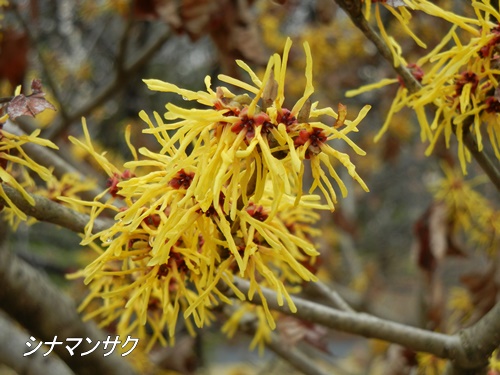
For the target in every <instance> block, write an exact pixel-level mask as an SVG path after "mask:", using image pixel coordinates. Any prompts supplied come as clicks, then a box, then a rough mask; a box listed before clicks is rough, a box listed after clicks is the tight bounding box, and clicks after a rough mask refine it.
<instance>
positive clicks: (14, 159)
mask: <svg viewBox="0 0 500 375" xmlns="http://www.w3.org/2000/svg"><path fill="white" fill-rule="evenodd" d="M8 118H9V115H8V114H6V115H4V116H2V117H1V118H0V182H1V183H0V197H1V198H2V199H3V200H4V201H5V202H6V203H7V206H5V207H3V211H4V217H6V218H7V220H8V222H9V223H10V225H11V226H12V227H14V228H15V227H17V225H18V224H19V220H23V221H25V220H27V216H26V214H25V213H24V212H22V211H21V210H20V209H18V208H17V207H16V205H15V204H14V203H13V202H12V201H11V199H10V198H9V197H8V196H7V194H5V191H4V189H3V187H2V184H8V185H10V186H12V187H13V188H15V189H16V190H18V191H19V192H20V193H21V194H22V196H23V197H24V199H26V201H27V202H29V203H30V204H31V205H34V204H35V201H34V199H33V198H32V197H31V196H30V195H29V194H28V191H27V189H28V190H29V189H30V188H32V187H34V186H35V182H34V181H33V178H32V177H31V176H30V174H29V172H33V173H35V174H36V175H37V176H39V177H40V178H41V179H42V180H44V181H49V180H50V179H51V178H52V172H51V171H50V170H49V169H48V168H46V167H44V166H42V165H40V164H38V163H36V162H35V161H34V160H33V159H32V158H30V157H29V156H28V154H27V153H26V152H25V151H24V150H23V147H22V146H23V145H25V144H27V143H31V144H37V145H40V146H44V147H50V148H54V149H57V146H56V145H55V144H54V143H52V142H51V141H49V140H46V139H42V138H40V137H38V136H39V134H40V129H37V130H35V131H34V132H33V133H31V134H30V135H16V134H12V133H10V132H8V131H6V130H4V129H3V124H5V122H6V121H7V120H8Z"/></svg>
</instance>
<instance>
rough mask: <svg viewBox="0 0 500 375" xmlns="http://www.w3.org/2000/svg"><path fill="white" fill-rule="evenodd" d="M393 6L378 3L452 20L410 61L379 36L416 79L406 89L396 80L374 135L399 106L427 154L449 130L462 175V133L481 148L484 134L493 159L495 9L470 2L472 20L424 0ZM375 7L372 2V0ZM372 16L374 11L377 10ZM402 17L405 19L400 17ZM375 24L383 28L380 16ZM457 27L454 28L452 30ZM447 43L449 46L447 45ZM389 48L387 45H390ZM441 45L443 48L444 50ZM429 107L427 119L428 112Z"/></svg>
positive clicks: (480, 0) (497, 146)
mask: <svg viewBox="0 0 500 375" xmlns="http://www.w3.org/2000/svg"><path fill="white" fill-rule="evenodd" d="M401 2H402V3H403V4H402V6H399V7H398V8H397V9H398V10H395V9H393V7H391V6H389V5H387V4H383V5H384V6H385V7H386V8H388V9H390V10H391V12H392V13H394V14H395V13H396V12H400V14H403V13H404V14H406V12H408V10H407V9H406V8H409V9H412V10H417V11H423V12H425V13H428V14H430V15H432V16H435V17H439V18H442V19H445V20H447V21H449V22H451V23H453V24H454V26H453V27H452V28H451V29H450V32H449V33H448V34H447V35H446V36H444V38H443V39H442V41H441V42H440V43H439V44H438V45H437V46H436V47H435V48H433V49H432V51H430V52H429V53H427V54H426V55H425V56H423V57H422V58H420V59H419V60H418V61H417V62H416V63H415V64H407V63H406V61H405V60H404V58H403V57H402V56H401V48H399V47H398V48H396V47H394V46H397V43H396V42H395V41H394V39H393V38H390V37H388V36H385V37H384V39H385V40H386V43H387V44H388V46H389V47H390V49H391V51H392V52H393V56H394V59H395V60H394V65H395V66H397V65H399V64H400V63H401V64H403V65H406V66H407V67H408V68H409V69H410V70H411V71H412V73H413V75H414V77H415V78H416V79H417V80H418V81H419V82H420V83H421V88H420V89H419V90H417V91H416V92H409V91H408V89H407V88H406V87H405V85H404V84H403V82H402V81H401V80H399V84H400V87H399V90H398V92H397V95H396V97H395V100H394V101H393V104H392V107H391V109H390V111H389V115H388V117H387V120H386V122H385V123H384V125H383V127H382V130H381V132H380V133H379V135H378V136H377V138H376V139H378V138H380V136H381V135H382V133H383V132H385V131H386V129H387V127H388V126H389V123H390V121H391V118H392V115H393V114H394V113H396V112H398V111H400V110H401V109H402V108H404V107H410V108H412V109H414V110H415V112H416V114H417V118H418V121H419V123H420V126H421V137H422V140H423V141H429V142H430V145H429V147H428V149H427V152H426V153H427V154H430V153H431V152H432V150H433V148H434V146H435V144H436V142H437V141H438V140H439V139H440V137H442V136H443V135H444V138H445V140H446V144H447V145H448V146H449V144H450V138H451V135H452V134H455V135H456V138H457V141H458V157H459V160H460V164H461V166H462V170H463V172H464V173H466V163H467V162H468V161H470V153H469V151H468V150H467V148H466V147H465V145H464V134H465V133H466V132H471V133H472V134H473V135H474V137H475V139H476V142H477V144H478V147H479V151H481V150H482V149H483V137H484V133H486V135H487V137H488V138H489V141H490V144H491V146H492V148H493V149H494V151H495V155H496V157H497V158H500V151H499V150H500V137H499V136H498V134H499V133H500V123H499V115H498V114H499V113H500V104H499V100H500V94H499V93H498V91H499V90H498V77H499V74H500V69H499V66H498V60H499V58H500V54H499V53H498V44H499V43H500V24H499V23H500V13H499V12H498V10H496V9H495V7H494V6H493V5H492V4H491V2H490V0H474V1H472V3H471V8H472V10H473V11H474V14H475V16H476V17H475V18H473V17H465V16H460V15H456V14H454V13H452V12H449V11H445V10H443V9H441V8H439V7H438V6H437V5H435V4H432V3H431V2H428V1H417V0H403V1H401ZM377 11H378V4H377ZM377 14H378V13H377ZM406 19H408V17H406V18H405V20H406ZM377 20H378V22H377V23H378V25H379V28H380V30H381V33H382V35H384V32H383V24H382V23H381V20H380V19H377ZM458 29H460V30H458ZM449 44H453V46H452V47H449V46H448V45H449ZM391 46H392V47H391ZM445 47H446V49H445ZM396 82H398V80H397V79H386V80H383V81H381V82H380V83H378V84H372V85H368V86H365V87H362V88H360V89H358V90H353V91H350V92H348V93H347V95H348V96H354V95H358V94H360V93H362V92H365V91H368V90H372V89H375V88H379V87H382V86H385V85H387V84H392V83H396ZM431 111H432V115H431V116H430V119H428V116H429V114H430V113H431Z"/></svg>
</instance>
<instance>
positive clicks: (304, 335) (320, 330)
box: [278, 316, 330, 353]
mask: <svg viewBox="0 0 500 375" xmlns="http://www.w3.org/2000/svg"><path fill="white" fill-rule="evenodd" d="M278 332H279V334H280V336H281V337H282V338H283V339H284V342H286V343H287V344H290V345H291V346H295V345H297V343H299V342H301V341H305V342H307V343H308V344H309V345H311V346H313V347H314V348H316V349H318V350H321V351H322V352H324V353H330V351H329V349H328V343H327V334H328V330H327V329H326V328H325V327H323V326H320V325H317V324H314V323H310V322H306V321H304V320H300V319H296V318H294V317H291V316H286V317H283V318H281V319H280V320H279V322H278Z"/></svg>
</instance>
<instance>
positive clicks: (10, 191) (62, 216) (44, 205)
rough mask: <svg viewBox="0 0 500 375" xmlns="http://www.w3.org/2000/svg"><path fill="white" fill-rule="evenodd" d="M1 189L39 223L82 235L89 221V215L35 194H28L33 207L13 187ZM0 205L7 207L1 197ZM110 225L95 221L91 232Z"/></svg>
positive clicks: (5, 186)
mask: <svg viewBox="0 0 500 375" xmlns="http://www.w3.org/2000/svg"><path fill="white" fill-rule="evenodd" d="M2 188H3V190H4V192H5V194H7V196H8V197H9V198H10V199H11V200H12V202H13V203H14V204H15V205H16V206H17V207H18V208H19V209H20V210H21V211H23V212H24V213H25V214H26V215H28V216H32V217H34V218H35V219H37V220H39V221H46V222H48V223H52V224H56V225H59V226H61V227H63V228H67V229H69V230H71V231H73V232H76V233H84V232H85V226H86V225H87V223H88V222H89V221H90V217H89V215H85V214H82V213H80V212H77V211H75V210H73V209H71V208H68V207H65V206H63V205H62V204H59V203H56V202H54V201H52V200H50V199H48V198H45V197H41V196H39V195H36V194H30V196H31V197H33V199H34V200H35V205H34V206H32V205H31V204H30V203H29V202H28V201H26V199H24V197H23V196H22V194H21V193H20V192H19V191H17V190H16V189H14V188H13V187H11V186H9V185H6V184H2ZM0 204H3V205H8V204H7V202H6V201H5V200H3V199H2V198H1V197H0ZM112 224H113V221H112V220H106V219H96V220H95V221H94V226H93V232H94V233H97V232H99V231H101V230H105V229H106V228H109V227H110V226H111V225H112Z"/></svg>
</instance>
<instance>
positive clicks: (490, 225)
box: [434, 166, 500, 255]
mask: <svg viewBox="0 0 500 375" xmlns="http://www.w3.org/2000/svg"><path fill="white" fill-rule="evenodd" d="M443 170H444V173H445V177H444V178H442V179H440V180H439V182H438V183H437V184H436V186H435V187H434V197H435V199H436V200H439V201H443V202H444V203H445V205H446V207H447V209H448V212H449V215H450V217H452V218H453V222H454V230H456V231H462V232H464V233H466V235H467V238H468V239H469V241H470V242H471V244H472V245H476V246H478V247H480V248H482V249H486V250H487V252H488V253H489V254H491V255H493V254H495V251H496V250H497V249H498V245H499V244H500V243H499V239H500V213H499V212H498V210H497V209H495V207H494V206H492V205H491V203H490V202H489V201H488V200H487V199H486V198H484V197H483V196H482V195H481V194H479V193H478V192H477V191H476V190H474V187H475V186H476V185H478V184H479V183H482V182H484V181H487V179H486V178H485V176H481V177H477V178H475V179H471V180H469V181H465V180H464V179H463V176H462V175H461V174H460V173H459V172H457V171H455V170H453V169H452V168H450V167H448V166H444V167H443Z"/></svg>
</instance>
